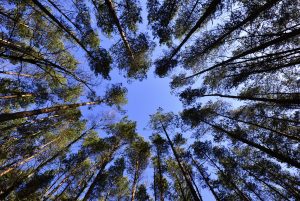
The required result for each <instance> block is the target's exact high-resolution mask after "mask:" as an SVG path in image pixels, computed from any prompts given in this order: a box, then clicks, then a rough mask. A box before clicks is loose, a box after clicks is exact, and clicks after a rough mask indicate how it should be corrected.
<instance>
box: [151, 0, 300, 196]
mask: <svg viewBox="0 0 300 201" xmlns="http://www.w3.org/2000/svg"><path fill="white" fill-rule="evenodd" d="M147 7H148V20H149V24H150V25H151V26H152V28H153V29H152V31H153V35H154V36H155V37H157V38H158V39H159V42H160V44H161V45H167V46H168V47H169V49H168V50H167V51H166V53H165V55H163V56H162V57H161V58H159V59H157V60H156V62H155V67H156V69H155V72H156V74H157V75H158V76H159V77H165V76H170V77H171V78H172V81H171V84H170V86H171V88H172V90H173V92H174V93H175V94H177V95H178V96H179V98H180V100H181V102H182V103H183V106H184V109H183V111H182V112H181V113H180V115H179V117H178V118H180V119H181V120H180V121H181V123H180V124H181V127H182V131H181V132H182V133H186V135H187V136H189V135H188V133H189V134H191V135H192V136H193V140H191V139H189V141H190V143H188V144H187V145H185V146H184V147H185V150H184V151H183V155H184V156H185V157H186V159H185V160H184V159H182V160H184V163H187V164H190V165H191V166H194V167H193V169H194V171H195V172H196V174H197V175H198V177H199V178H200V180H201V183H203V184H204V186H205V187H207V188H208V189H209V190H210V191H211V193H212V195H213V196H214V197H215V199H216V200H298V199H299V195H300V188H299V179H300V178H299V169H300V160H299V156H300V152H299V142H300V136H299V133H300V127H299V126H300V120H299V106H300V91H299V86H300V85H299V73H300V72H299V69H300V68H299V38H300V37H299V36H300V29H299V28H300V27H299V25H300V24H299V16H300V12H299V8H300V2H299V1H290V0H265V1H244V0H243V1H242V0H241V1H240V0H234V1H218V0H207V1H205V0H204V1H196V0H195V1H171V0H170V1H155V0H153V1H152V0H149V1H148V4H147ZM175 39H176V40H175ZM173 41H175V42H173ZM177 41H179V42H178V43H177ZM166 123H168V121H166ZM174 136H175V134H174ZM193 141H194V142H193ZM187 147H189V148H187ZM184 156H183V158H184ZM160 185H161V184H160ZM164 192H165V191H164ZM178 192H180V191H178ZM191 192H193V191H191ZM198 197H199V196H198ZM199 198H200V197H199Z"/></svg>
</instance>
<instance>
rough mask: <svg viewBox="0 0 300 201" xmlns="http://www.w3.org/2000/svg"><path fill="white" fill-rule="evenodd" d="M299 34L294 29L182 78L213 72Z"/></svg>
mask: <svg viewBox="0 0 300 201" xmlns="http://www.w3.org/2000/svg"><path fill="white" fill-rule="evenodd" d="M299 34H300V29H295V30H293V31H291V32H289V33H286V34H283V35H282V36H280V37H278V38H275V39H273V40H270V41H268V42H266V43H263V44H260V45H258V46H256V47H254V48H252V49H249V50H246V51H244V52H242V53H240V54H238V55H236V56H233V57H231V58H230V59H227V60H225V61H222V62H220V63H217V64H215V65H213V66H211V67H209V68H207V69H204V70H202V71H199V72H197V73H195V74H193V75H190V76H187V77H185V78H183V79H190V78H192V77H195V76H198V75H201V74H203V73H205V72H208V71H211V70H213V69H215V68H217V67H221V66H223V65H226V64H228V63H230V62H232V61H234V60H236V59H240V58H242V57H244V56H247V55H249V54H252V53H254V52H257V51H260V50H263V49H265V48H267V47H269V46H272V45H275V44H278V43H280V42H282V41H285V40H287V39H289V38H293V37H295V36H297V35H299Z"/></svg>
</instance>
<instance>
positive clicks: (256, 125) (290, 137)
mask: <svg viewBox="0 0 300 201" xmlns="http://www.w3.org/2000/svg"><path fill="white" fill-rule="evenodd" d="M214 113H215V114H217V115H219V116H221V117H225V118H228V119H231V120H233V121H237V122H241V123H245V124H248V125H251V126H255V127H258V128H262V129H265V130H268V131H271V132H273V133H277V134H279V135H281V136H284V137H286V138H289V139H292V140H296V141H298V142H300V138H298V137H297V136H293V135H289V134H287V133H284V132H281V131H276V130H274V129H272V128H268V127H266V126H263V125H260V124H256V123H252V122H248V121H244V120H241V119H235V118H233V117H231V116H227V115H223V114H220V113H217V112H214Z"/></svg>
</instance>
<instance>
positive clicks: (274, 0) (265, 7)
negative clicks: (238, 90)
mask: <svg viewBox="0 0 300 201" xmlns="http://www.w3.org/2000/svg"><path fill="white" fill-rule="evenodd" d="M279 1H280V0H269V1H268V2H267V3H265V4H264V5H263V6H261V7H259V8H257V9H256V10H255V11H254V12H251V13H250V14H249V15H248V16H247V17H246V18H245V19H244V20H242V21H241V22H239V23H237V24H236V25H233V26H232V28H231V29H229V30H228V31H227V32H225V33H223V34H222V35H221V36H219V37H217V38H216V40H214V41H213V42H212V43H211V44H209V46H206V47H204V49H203V50H201V52H199V53H198V54H199V55H204V54H206V53H208V52H209V51H211V50H212V49H213V48H215V47H217V46H218V45H219V44H220V43H222V42H223V40H224V39H226V38H227V37H228V36H230V35H231V34H232V33H233V32H234V31H236V30H237V29H239V28H241V27H242V26H244V25H246V24H247V23H249V22H251V21H253V20H255V19H256V18H257V17H258V16H259V15H260V14H261V13H263V12H265V11H267V10H269V9H270V8H271V7H273V6H274V5H275V4H277V3H278V2H279Z"/></svg>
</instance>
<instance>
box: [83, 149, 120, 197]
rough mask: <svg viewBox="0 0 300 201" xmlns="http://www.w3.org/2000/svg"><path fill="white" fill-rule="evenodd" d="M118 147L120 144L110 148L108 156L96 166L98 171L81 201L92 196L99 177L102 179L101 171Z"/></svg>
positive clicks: (99, 179)
mask: <svg viewBox="0 0 300 201" xmlns="http://www.w3.org/2000/svg"><path fill="white" fill-rule="evenodd" d="M120 146H121V145H120V144H117V145H115V146H114V147H113V148H112V150H110V152H109V153H108V155H107V156H106V158H104V159H103V161H102V162H101V163H100V164H98V165H100V168H99V171H98V173H97V175H96V177H95V179H94V180H93V182H92V183H91V185H90V187H89V188H88V190H87V192H86V194H85V195H84V198H83V199H82V201H87V200H88V199H89V197H90V196H91V194H92V192H93V190H94V188H95V186H96V184H97V183H98V182H99V181H101V177H103V171H104V169H105V167H106V165H107V164H108V163H109V162H110V161H111V160H112V157H113V154H114V153H115V152H116V151H117V150H118V148H119V147H120ZM84 189H85V188H84ZM84 189H83V190H84Z"/></svg>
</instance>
